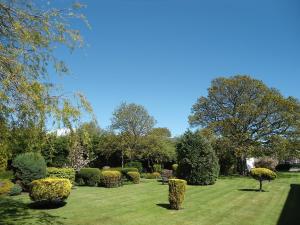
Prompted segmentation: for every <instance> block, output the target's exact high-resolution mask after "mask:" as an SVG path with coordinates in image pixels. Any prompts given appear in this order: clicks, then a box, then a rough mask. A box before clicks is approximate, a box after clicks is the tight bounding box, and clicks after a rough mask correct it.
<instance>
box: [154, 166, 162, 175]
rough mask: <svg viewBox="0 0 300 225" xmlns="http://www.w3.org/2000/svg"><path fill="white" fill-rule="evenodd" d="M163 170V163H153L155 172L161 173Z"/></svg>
mask: <svg viewBox="0 0 300 225" xmlns="http://www.w3.org/2000/svg"><path fill="white" fill-rule="evenodd" d="M161 171H162V167H161V164H154V165H153V172H158V173H161Z"/></svg>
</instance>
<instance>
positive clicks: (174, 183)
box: [169, 179, 186, 210]
mask: <svg viewBox="0 0 300 225" xmlns="http://www.w3.org/2000/svg"><path fill="white" fill-rule="evenodd" d="M185 190H186V181H185V180H181V179H169V202H170V208H171V209H176V210H178V209H180V208H181V205H182V202H183V200H184V195H185Z"/></svg>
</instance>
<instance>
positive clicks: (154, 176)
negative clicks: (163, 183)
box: [142, 172, 160, 179]
mask: <svg viewBox="0 0 300 225" xmlns="http://www.w3.org/2000/svg"><path fill="white" fill-rule="evenodd" d="M142 177H143V178H146V179H157V178H160V173H158V172H153V173H143V174H142Z"/></svg>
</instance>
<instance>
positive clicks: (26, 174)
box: [12, 152, 46, 190]
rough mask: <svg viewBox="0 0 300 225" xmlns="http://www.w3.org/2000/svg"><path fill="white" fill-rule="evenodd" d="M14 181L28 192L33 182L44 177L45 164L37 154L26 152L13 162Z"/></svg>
mask: <svg viewBox="0 0 300 225" xmlns="http://www.w3.org/2000/svg"><path fill="white" fill-rule="evenodd" d="M12 165H13V168H14V172H15V179H16V180H17V181H18V182H19V183H20V184H21V186H22V188H23V189H24V190H28V187H29V184H30V183H31V182H32V181H33V180H37V179H41V178H44V177H45V176H46V162H45V160H44V158H43V156H42V155H41V154H39V153H34V152H28V153H23V154H20V155H18V156H17V157H16V158H15V159H14V160H13V164H12Z"/></svg>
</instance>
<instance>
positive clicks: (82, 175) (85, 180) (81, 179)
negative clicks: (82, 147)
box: [76, 168, 101, 186]
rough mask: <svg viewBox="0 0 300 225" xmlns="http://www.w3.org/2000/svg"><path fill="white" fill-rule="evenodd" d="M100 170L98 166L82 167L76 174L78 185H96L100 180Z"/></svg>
mask: <svg viewBox="0 0 300 225" xmlns="http://www.w3.org/2000/svg"><path fill="white" fill-rule="evenodd" d="M100 175H101V172H100V170H99V169H98V168H82V169H81V170H80V171H79V172H78V173H77V174H76V182H77V184H78V185H87V186H97V185H98V184H99V182H100Z"/></svg>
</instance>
